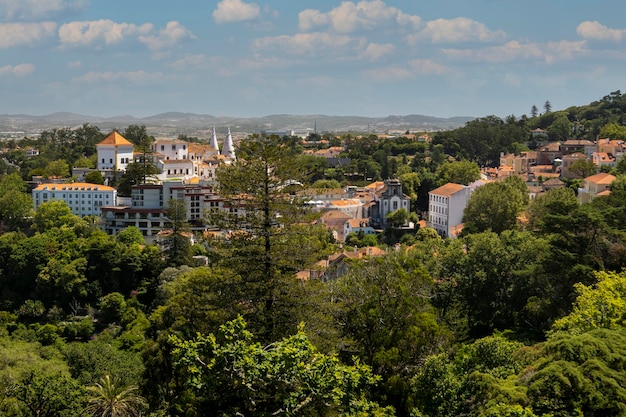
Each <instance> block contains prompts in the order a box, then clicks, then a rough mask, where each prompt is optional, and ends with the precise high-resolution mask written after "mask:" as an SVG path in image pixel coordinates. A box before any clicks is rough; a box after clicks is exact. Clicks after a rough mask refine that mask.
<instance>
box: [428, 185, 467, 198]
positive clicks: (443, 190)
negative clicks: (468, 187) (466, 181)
mask: <svg viewBox="0 0 626 417" xmlns="http://www.w3.org/2000/svg"><path fill="white" fill-rule="evenodd" d="M464 188H465V186H464V185H461V184H455V183H453V182H449V183H447V184H446V185H442V186H441V187H439V188H435V189H434V190H432V191H431V192H430V193H429V194H436V195H441V196H444V197H449V196H451V195H453V194H456V193H458V192H459V191H461V190H463V189H464Z"/></svg>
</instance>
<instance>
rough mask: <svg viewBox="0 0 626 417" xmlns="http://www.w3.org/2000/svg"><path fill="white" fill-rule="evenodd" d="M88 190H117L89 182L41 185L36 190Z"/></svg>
mask: <svg viewBox="0 0 626 417" xmlns="http://www.w3.org/2000/svg"><path fill="white" fill-rule="evenodd" d="M88 188H91V190H89V191H115V188H113V187H109V186H108V185H100V184H92V183H89V182H72V183H62V184H57V183H47V184H39V185H38V186H37V187H36V188H35V190H44V189H47V190H48V191H88V190H87V189H88Z"/></svg>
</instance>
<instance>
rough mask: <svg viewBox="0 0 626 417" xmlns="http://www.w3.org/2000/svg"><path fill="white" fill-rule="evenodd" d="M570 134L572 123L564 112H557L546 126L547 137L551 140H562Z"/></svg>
mask: <svg viewBox="0 0 626 417" xmlns="http://www.w3.org/2000/svg"><path fill="white" fill-rule="evenodd" d="M571 134H572V123H571V122H570V121H569V119H568V118H567V115H565V114H559V115H558V116H557V117H556V119H554V121H553V122H552V124H551V125H550V127H548V137H549V138H550V139H551V140H555V141H562V140H566V139H568V138H569V137H570V136H571Z"/></svg>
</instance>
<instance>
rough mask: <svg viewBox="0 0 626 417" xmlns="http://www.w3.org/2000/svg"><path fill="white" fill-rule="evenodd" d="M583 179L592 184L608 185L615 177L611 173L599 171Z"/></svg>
mask: <svg viewBox="0 0 626 417" xmlns="http://www.w3.org/2000/svg"><path fill="white" fill-rule="evenodd" d="M585 181H587V182H592V183H594V184H606V185H609V184H611V183H612V182H613V181H615V177H614V176H613V175H611V174H607V173H606V172H601V173H599V174H596V175H592V176H590V177H587V178H585Z"/></svg>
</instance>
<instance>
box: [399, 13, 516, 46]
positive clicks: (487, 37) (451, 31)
mask: <svg viewBox="0 0 626 417" xmlns="http://www.w3.org/2000/svg"><path fill="white" fill-rule="evenodd" d="M505 37H506V33H504V31H502V30H495V31H494V30H490V29H489V28H487V26H485V25H484V24H483V23H480V22H477V21H475V20H471V19H467V18H465V17H457V18H455V19H437V20H431V21H429V22H427V23H426V27H425V28H424V29H423V30H422V31H420V32H418V33H415V34H412V35H409V36H407V42H408V43H409V44H415V43H417V42H418V41H419V40H422V39H426V40H430V41H432V42H434V43H454V42H473V41H479V42H492V41H498V40H502V39H504V38H505Z"/></svg>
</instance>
